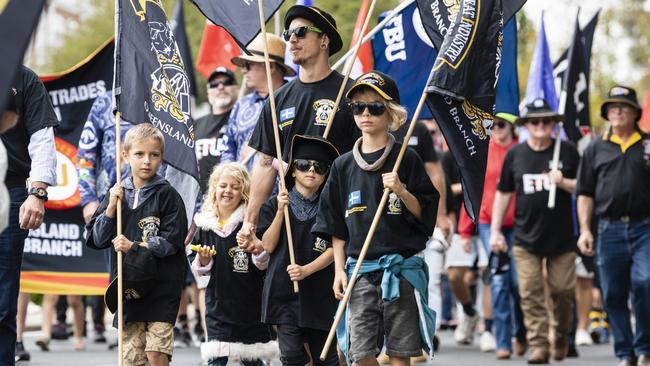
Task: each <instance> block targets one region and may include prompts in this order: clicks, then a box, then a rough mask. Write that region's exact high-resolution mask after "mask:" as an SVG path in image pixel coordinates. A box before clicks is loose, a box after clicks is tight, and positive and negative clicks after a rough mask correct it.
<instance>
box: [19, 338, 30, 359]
mask: <svg viewBox="0 0 650 366" xmlns="http://www.w3.org/2000/svg"><path fill="white" fill-rule="evenodd" d="M30 359H31V356H30V355H29V352H27V351H25V346H24V345H23V342H16V362H18V361H29V360H30Z"/></svg>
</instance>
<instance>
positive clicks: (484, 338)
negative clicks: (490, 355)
mask: <svg viewBox="0 0 650 366" xmlns="http://www.w3.org/2000/svg"><path fill="white" fill-rule="evenodd" d="M480 347H481V352H494V351H495V350H496V349H497V340H496V339H494V336H493V335H492V333H491V332H483V334H481V346H480Z"/></svg>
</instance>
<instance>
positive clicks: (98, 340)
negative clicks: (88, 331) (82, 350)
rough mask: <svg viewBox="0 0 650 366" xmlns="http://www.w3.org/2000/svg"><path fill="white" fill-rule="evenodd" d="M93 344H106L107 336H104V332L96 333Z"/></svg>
mask: <svg viewBox="0 0 650 366" xmlns="http://www.w3.org/2000/svg"><path fill="white" fill-rule="evenodd" d="M93 342H94V343H106V336H104V332H99V331H95V335H94V337H93Z"/></svg>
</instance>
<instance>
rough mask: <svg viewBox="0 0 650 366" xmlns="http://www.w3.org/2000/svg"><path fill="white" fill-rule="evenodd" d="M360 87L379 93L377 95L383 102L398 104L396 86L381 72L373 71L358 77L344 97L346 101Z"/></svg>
mask: <svg viewBox="0 0 650 366" xmlns="http://www.w3.org/2000/svg"><path fill="white" fill-rule="evenodd" d="M361 87H369V88H371V89H373V90H374V91H376V92H377V93H379V95H381V97H382V98H384V99H385V100H392V101H394V102H395V103H397V104H400V99H399V89H397V84H395V81H394V80H393V79H392V78H391V77H390V76H388V75H386V74H384V73H383V72H379V71H376V70H373V71H370V72H367V73H365V74H363V75H361V76H359V78H358V79H357V81H355V82H354V84H352V86H351V87H350V90H348V92H347V93H346V94H345V96H346V97H347V98H348V99H351V97H352V95H353V94H354V91H355V90H356V89H358V88H361Z"/></svg>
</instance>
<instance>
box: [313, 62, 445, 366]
mask: <svg viewBox="0 0 650 366" xmlns="http://www.w3.org/2000/svg"><path fill="white" fill-rule="evenodd" d="M347 97H348V98H350V99H351V101H352V102H351V103H350V107H351V109H352V111H353V113H354V114H355V117H354V119H355V122H356V123H357V126H359V128H360V129H361V132H362V138H360V139H359V140H357V142H356V143H355V146H354V147H353V148H352V151H351V152H349V153H346V154H343V155H341V156H340V157H339V158H338V159H336V161H335V162H334V165H333V166H332V171H331V173H330V177H329V178H328V180H327V183H326V184H325V188H324V189H323V193H322V195H321V201H320V208H319V211H318V216H317V219H316V224H315V225H314V227H313V228H312V233H314V234H316V235H318V236H320V237H322V238H326V239H329V238H331V241H332V245H333V248H334V260H335V279H334V285H333V289H334V294H335V296H336V297H337V298H338V299H341V298H343V291H344V289H345V288H346V287H347V282H348V276H349V275H350V274H351V272H352V269H353V267H354V266H355V263H356V259H357V258H358V256H359V253H360V251H361V248H362V245H363V242H364V241H365V238H366V235H367V234H368V230H369V228H370V225H371V222H372V219H373V216H374V214H375V212H376V210H377V207H378V203H379V200H380V197H381V196H382V192H383V190H384V189H385V188H388V189H390V190H391V191H392V192H391V193H390V196H389V199H388V204H387V205H386V206H385V207H384V208H383V215H382V218H381V220H380V221H379V225H378V226H377V229H376V232H375V236H374V238H373V241H372V243H371V245H370V247H369V250H368V252H367V257H366V259H365V261H364V262H363V265H362V266H361V270H360V272H359V273H361V277H360V278H359V281H358V282H357V283H356V286H355V287H354V288H353V290H352V294H351V296H350V303H349V307H348V311H349V324H348V325H349V327H348V329H349V333H348V334H349V342H344V343H343V344H339V345H340V346H341V349H342V350H343V351H344V352H346V351H347V350H348V344H349V352H347V355H348V357H349V359H350V361H351V362H356V363H357V365H360V366H366V365H376V360H375V357H376V356H377V355H378V354H379V352H380V347H378V345H382V344H385V345H386V354H387V355H388V356H389V357H390V360H391V364H409V362H410V359H409V358H410V357H414V356H420V355H422V349H423V348H424V349H425V350H426V351H429V350H430V349H431V348H432V345H431V344H430V340H431V339H433V330H434V329H433V328H434V326H435V325H434V324H433V322H434V320H433V319H434V318H435V315H434V314H433V311H432V310H431V309H430V308H429V307H428V306H427V297H428V294H427V281H428V278H427V275H426V264H425V263H424V259H423V258H422V256H421V254H419V253H420V252H422V250H424V248H425V246H426V242H427V238H428V236H429V235H431V233H432V232H433V229H434V227H435V223H436V212H437V207H438V197H439V195H438V193H437V192H436V189H435V188H434V187H433V185H432V183H431V180H430V179H429V177H428V176H427V174H426V172H425V170H424V167H423V165H422V161H421V160H420V159H419V158H418V156H417V154H416V153H415V152H414V151H413V150H412V149H407V150H406V152H405V154H404V157H403V160H402V163H401V166H400V169H399V172H398V173H393V172H392V168H393V166H394V165H395V162H396V160H397V156H398V154H399V150H400V147H401V144H399V143H396V142H395V138H394V137H393V135H391V134H390V133H389V130H391V131H395V130H396V129H397V128H399V126H400V125H401V124H402V123H403V122H404V121H405V120H406V110H405V109H404V108H403V107H401V106H400V105H399V91H398V90H397V87H396V85H395V82H394V81H393V80H392V79H390V77H389V76H387V75H385V74H383V73H380V72H376V71H373V72H370V73H367V74H364V75H362V76H361V77H360V78H359V79H358V80H357V82H356V83H355V84H354V85H353V86H352V87H351V88H350V91H349V92H348V94H347ZM402 182H404V183H402ZM346 256H347V263H346ZM398 273H399V275H398ZM382 282H383V283H385V284H386V285H388V286H387V287H386V288H384V287H385V286H382ZM415 290H417V291H418V293H419V295H420V299H421V300H422V301H421V303H420V304H419V305H420V310H421V311H423V314H424V319H419V312H418V304H417V302H416V296H415ZM423 324H426V326H423V327H422V328H421V325H423ZM339 329H341V328H339ZM343 329H345V328H343ZM418 330H419V331H418ZM418 335H419V337H418ZM341 336H343V335H342V334H339V338H341Z"/></svg>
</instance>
